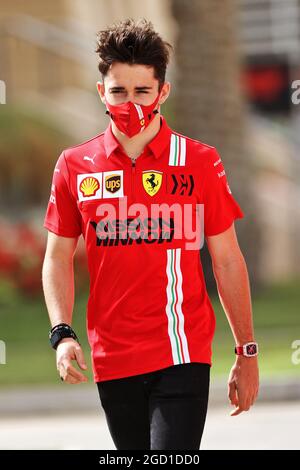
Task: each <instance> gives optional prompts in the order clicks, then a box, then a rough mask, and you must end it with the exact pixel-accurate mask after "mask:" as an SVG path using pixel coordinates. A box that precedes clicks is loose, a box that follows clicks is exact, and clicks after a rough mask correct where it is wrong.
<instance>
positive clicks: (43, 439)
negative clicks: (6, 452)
mask: <svg viewBox="0 0 300 470" xmlns="http://www.w3.org/2000/svg"><path fill="white" fill-rule="evenodd" d="M230 411H231V407H230V406H229V405H228V406H223V405H220V406H210V408H209V411H208V416H207V421H206V427H205V432H204V435H203V441H202V449H203V450H204V449H298V450H299V449H300V434H299V423H300V403H299V402H297V401H293V402H274V403H257V404H256V406H255V407H254V408H252V409H251V410H250V411H249V412H247V413H244V414H242V415H240V416H237V417H230V416H229V413H230ZM0 449H107V450H110V449H115V447H114V444H113V442H112V439H111V437H110V435H109V431H108V428H107V424H106V421H105V417H104V415H103V413H102V411H101V409H100V410H97V408H96V411H95V412H94V413H91V412H90V411H88V412H82V413H80V414H78V413H77V414H74V413H72V414H64V415H62V414H59V415H58V414H53V413H51V414H43V415H32V416H31V417H30V416H29V415H22V416H21V417H19V418H17V417H5V418H3V419H1V422H0Z"/></svg>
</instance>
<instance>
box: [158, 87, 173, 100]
mask: <svg viewBox="0 0 300 470" xmlns="http://www.w3.org/2000/svg"><path fill="white" fill-rule="evenodd" d="M170 91H171V83H170V82H165V83H164V84H163V87H162V89H161V91H160V99H159V101H158V102H159V105H161V104H163V103H164V102H165V101H166V100H167V98H168V96H169V94H170Z"/></svg>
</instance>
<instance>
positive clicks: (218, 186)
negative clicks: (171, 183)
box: [203, 148, 244, 236]
mask: <svg viewBox="0 0 300 470" xmlns="http://www.w3.org/2000/svg"><path fill="white" fill-rule="evenodd" d="M203 201H204V234H205V236H211V235H217V234H219V233H222V232H224V231H225V230H227V229H228V228H229V227H230V226H231V224H232V222H233V221H234V220H235V219H239V218H243V217H244V214H243V212H242V210H241V208H240V206H239V205H238V203H237V202H236V200H235V199H234V197H233V195H232V192H231V189H230V187H229V184H228V181H227V176H226V173H225V168H224V165H223V162H222V160H221V158H220V155H219V154H218V152H217V151H216V149H214V148H212V150H211V151H210V152H209V156H208V162H207V166H206V173H205V182H204V193H203Z"/></svg>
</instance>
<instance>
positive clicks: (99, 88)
mask: <svg viewBox="0 0 300 470" xmlns="http://www.w3.org/2000/svg"><path fill="white" fill-rule="evenodd" d="M96 86H97V91H98V93H99V96H100V99H101V101H102V103H104V104H105V87H104V83H102V82H100V81H98V82H97V83H96Z"/></svg>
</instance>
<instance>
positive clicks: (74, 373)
mask: <svg viewBox="0 0 300 470" xmlns="http://www.w3.org/2000/svg"><path fill="white" fill-rule="evenodd" d="M62 366H63V368H64V370H65V371H66V373H67V375H71V376H72V377H74V378H75V379H77V380H80V381H81V382H87V378H86V377H85V375H83V374H81V372H79V371H78V370H77V369H75V367H73V366H72V364H71V363H70V362H69V361H64V362H63V363H62Z"/></svg>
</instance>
